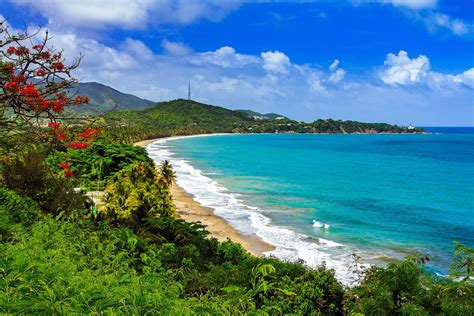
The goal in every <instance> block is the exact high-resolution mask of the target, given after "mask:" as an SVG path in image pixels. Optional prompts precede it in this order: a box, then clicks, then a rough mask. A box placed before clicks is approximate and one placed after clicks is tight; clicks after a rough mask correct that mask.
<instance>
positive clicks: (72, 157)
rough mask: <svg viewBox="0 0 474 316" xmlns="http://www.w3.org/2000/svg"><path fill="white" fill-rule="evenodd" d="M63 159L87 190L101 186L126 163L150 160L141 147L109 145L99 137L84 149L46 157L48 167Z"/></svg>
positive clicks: (56, 164)
mask: <svg viewBox="0 0 474 316" xmlns="http://www.w3.org/2000/svg"><path fill="white" fill-rule="evenodd" d="M66 160H67V161H68V162H69V163H70V164H71V166H72V171H73V172H74V174H76V175H77V176H78V178H79V182H80V185H81V187H83V188H85V189H88V190H101V189H103V188H104V187H105V185H106V183H107V182H108V181H109V180H110V179H111V177H112V176H113V175H114V174H115V173H117V172H118V171H120V170H121V169H123V168H124V167H126V166H128V165H130V164H133V163H136V162H140V161H144V162H147V163H152V160H151V159H150V158H149V157H148V155H147V153H146V150H145V149H144V148H141V147H137V146H128V145H120V144H111V143H107V142H105V141H103V140H102V141H100V140H99V141H96V142H94V143H92V144H91V145H90V146H89V147H88V148H86V149H81V150H73V149H69V150H68V151H67V152H59V151H57V152H55V153H54V154H52V155H50V156H49V157H48V158H47V161H48V163H49V164H50V165H51V166H52V167H57V166H58V164H59V163H60V162H61V161H66Z"/></svg>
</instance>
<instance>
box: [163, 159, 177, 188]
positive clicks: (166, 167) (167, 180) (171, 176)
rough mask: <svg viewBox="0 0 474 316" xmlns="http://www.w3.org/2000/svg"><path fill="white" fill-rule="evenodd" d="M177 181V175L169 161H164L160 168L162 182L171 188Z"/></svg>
mask: <svg viewBox="0 0 474 316" xmlns="http://www.w3.org/2000/svg"><path fill="white" fill-rule="evenodd" d="M175 181H176V174H175V173H174V171H173V167H172V166H171V163H170V162H169V161H168V160H165V161H163V163H162V164H161V166H160V182H161V184H163V186H165V187H166V188H170V187H171V185H172V184H173V182H175Z"/></svg>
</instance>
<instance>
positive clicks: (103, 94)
mask: <svg viewBox="0 0 474 316" xmlns="http://www.w3.org/2000/svg"><path fill="white" fill-rule="evenodd" d="M73 92H77V94H78V95H86V96H88V97H89V99H90V102H89V104H90V109H91V110H94V111H99V112H105V111H111V110H125V109H135V110H139V109H146V108H149V107H151V106H153V105H155V104H156V102H153V101H150V100H145V99H142V98H139V97H137V96H134V95H132V94H127V93H123V92H120V91H118V90H115V89H114V88H111V87H109V86H106V85H103V84H101V83H98V82H84V83H77V84H76V85H75V87H74V89H73Z"/></svg>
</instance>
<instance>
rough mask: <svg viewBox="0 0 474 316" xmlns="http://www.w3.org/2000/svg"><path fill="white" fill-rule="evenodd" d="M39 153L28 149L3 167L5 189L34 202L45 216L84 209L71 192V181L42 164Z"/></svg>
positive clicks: (82, 198) (83, 204)
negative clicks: (45, 213) (46, 214)
mask: <svg viewBox="0 0 474 316" xmlns="http://www.w3.org/2000/svg"><path fill="white" fill-rule="evenodd" d="M44 156H45V155H44V154H43V151H42V150H41V149H39V148H34V147H33V148H30V149H27V150H25V151H23V152H20V153H18V154H17V155H16V156H15V157H13V159H12V160H11V161H9V162H8V163H5V164H4V167H3V174H2V178H3V179H2V182H3V185H4V186H5V187H7V188H8V189H10V190H13V191H15V192H17V193H19V194H20V195H22V196H24V197H29V198H31V199H33V200H34V201H36V202H37V203H38V205H39V207H40V208H41V209H42V210H43V211H44V212H47V213H51V214H59V213H60V212H61V211H65V212H66V213H68V214H72V213H74V212H76V211H78V210H82V209H84V208H85V203H86V199H85V197H84V196H82V195H81V194H80V193H79V192H76V191H75V190H74V180H73V179H70V178H66V177H65V176H64V175H63V174H62V173H60V172H57V170H55V169H51V168H50V167H49V166H48V165H47V164H46V163H44Z"/></svg>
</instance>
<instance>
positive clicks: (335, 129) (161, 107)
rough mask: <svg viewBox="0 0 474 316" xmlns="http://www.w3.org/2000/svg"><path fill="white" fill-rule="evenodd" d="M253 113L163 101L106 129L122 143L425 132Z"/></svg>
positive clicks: (110, 121)
mask: <svg viewBox="0 0 474 316" xmlns="http://www.w3.org/2000/svg"><path fill="white" fill-rule="evenodd" d="M253 113H254V112H251V111H250V112H242V111H241V110H238V111H232V110H228V109H225V108H221V107H216V106H212V105H207V104H202V103H198V102H195V101H189V100H183V99H179V100H174V101H169V102H162V103H159V104H157V105H156V106H154V107H151V108H148V109H145V110H140V111H134V110H125V111H114V112H111V113H108V114H107V115H106V116H105V121H106V124H107V129H108V130H110V131H111V133H112V134H113V135H115V140H116V141H120V142H133V141H137V140H140V139H147V138H154V137H162V136H171V135H189V134H202V133H374V134H375V133H420V132H423V130H421V129H407V128H402V127H399V126H396V125H390V124H385V123H361V122H355V121H341V120H337V121H336V120H331V119H328V120H321V119H320V120H317V121H314V122H312V123H305V122H297V121H293V120H289V119H254V118H253ZM255 113H256V112H255ZM257 114H258V113H257ZM272 115H273V114H272ZM275 115H277V114H275Z"/></svg>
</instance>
